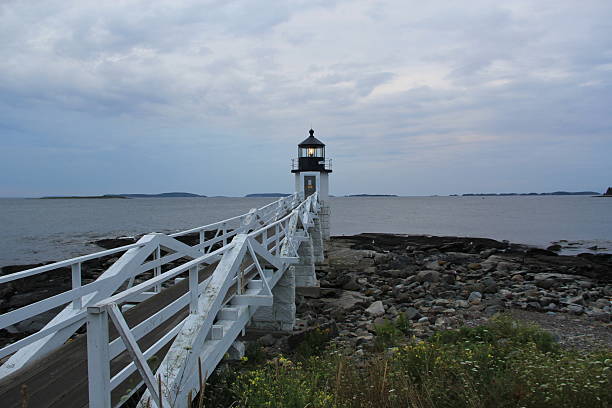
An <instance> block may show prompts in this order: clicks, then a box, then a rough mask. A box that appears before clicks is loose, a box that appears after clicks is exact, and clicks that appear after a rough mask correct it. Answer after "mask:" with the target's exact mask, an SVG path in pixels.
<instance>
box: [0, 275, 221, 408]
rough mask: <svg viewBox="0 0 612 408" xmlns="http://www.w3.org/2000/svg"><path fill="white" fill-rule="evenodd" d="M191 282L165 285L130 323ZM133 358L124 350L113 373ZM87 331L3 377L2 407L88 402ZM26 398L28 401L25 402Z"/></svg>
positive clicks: (154, 335) (70, 406)
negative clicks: (165, 287)
mask: <svg viewBox="0 0 612 408" xmlns="http://www.w3.org/2000/svg"><path fill="white" fill-rule="evenodd" d="M214 266H216V264H213V265H210V266H209V267H208V268H207V269H205V270H203V271H201V272H200V282H201V281H203V280H204V279H206V278H207V277H209V276H210V275H211V273H212V271H213V270H214ZM187 290H188V282H187V280H183V281H181V282H179V283H177V284H176V285H173V286H170V287H169V288H167V289H164V290H163V291H162V292H161V293H159V294H158V295H156V296H153V297H151V298H149V299H147V300H145V301H143V302H141V303H139V304H137V305H136V306H134V307H133V308H131V309H129V310H128V311H126V312H125V313H124V315H125V318H126V320H127V322H128V324H129V325H130V326H134V325H136V324H138V323H140V322H142V321H143V320H144V319H146V318H147V317H149V316H150V315H151V313H154V312H156V311H159V310H161V309H162V308H164V307H165V306H167V305H169V304H170V303H171V302H173V301H174V300H176V299H178V298H179V297H180V296H181V295H183V294H185V293H187ZM188 313H189V310H188V307H185V308H183V309H182V310H181V311H180V312H179V313H177V314H176V315H175V316H174V317H173V318H172V319H169V320H168V321H166V322H164V324H162V325H161V326H159V327H158V328H157V329H156V330H154V331H153V332H151V333H150V334H148V335H147V336H145V337H144V338H143V339H141V340H140V341H139V342H138V344H139V345H140V346H141V347H142V348H144V349H146V348H148V347H150V346H151V345H152V344H153V343H155V341H157V340H159V338H161V336H163V334H165V333H166V332H167V330H168V329H169V328H171V327H173V326H176V325H177V324H178V323H179V322H180V321H182V320H183V319H184V318H185V317H186V316H187V314H188ZM110 337H111V339H115V338H117V337H118V334H117V331H116V330H115V328H114V327H113V326H112V324H111V325H110ZM166 352H167V347H165V348H164V349H162V350H161V351H160V352H159V353H158V354H157V355H156V357H157V359H158V361H161V360H162V359H163V357H164V355H165V353H166ZM131 361H132V360H131V359H130V357H129V355H128V354H127V352H123V353H121V354H120V355H119V356H118V357H117V358H115V359H114V360H113V361H112V363H111V373H112V374H113V375H114V374H116V373H117V372H119V371H120V370H121V369H122V368H123V367H125V366H126V365H127V364H128V363H130V362H131ZM139 382H140V377H139V375H138V373H137V372H136V373H134V374H132V376H130V378H129V379H128V380H126V381H124V383H123V384H122V385H121V386H120V387H119V388H118V389H116V390H115V391H113V394H112V401H113V404H115V403H117V402H119V400H120V399H121V397H122V396H123V395H125V394H126V393H127V392H128V390H129V389H131V388H133V387H134V386H135V385H138V383H139ZM87 387H88V383H87V335H86V334H79V335H76V336H75V338H74V339H72V340H70V341H69V342H67V343H66V344H64V345H63V346H61V347H60V348H59V349H57V350H56V351H54V352H52V353H51V354H50V355H48V356H46V357H43V358H42V359H40V360H39V361H36V362H35V363H34V364H32V365H31V366H26V367H23V368H22V369H20V370H18V371H16V372H15V373H13V374H12V375H10V376H8V377H5V378H3V379H1V380H0V401H2V403H1V404H0V406H2V407H7V408H8V407H11V408H12V407H18V408H21V407H24V406H25V407H27V408H46V407H49V408H81V407H87V406H88V392H87ZM24 402H25V405H24Z"/></svg>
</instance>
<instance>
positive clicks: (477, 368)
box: [206, 316, 612, 408]
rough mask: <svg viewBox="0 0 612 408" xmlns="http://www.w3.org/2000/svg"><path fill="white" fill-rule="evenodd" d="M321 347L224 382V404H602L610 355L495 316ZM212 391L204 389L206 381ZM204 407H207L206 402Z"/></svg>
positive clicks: (611, 386) (429, 407)
mask: <svg viewBox="0 0 612 408" xmlns="http://www.w3.org/2000/svg"><path fill="white" fill-rule="evenodd" d="M353 352H354V350H335V349H333V348H332V349H328V350H327V351H325V352H324V353H323V354H322V355H321V356H314V357H311V358H309V359H307V360H300V361H298V360H292V359H289V358H286V357H284V356H280V357H277V358H274V359H271V360H269V361H268V362H267V363H265V364H264V365H262V366H259V367H257V368H248V369H245V370H243V371H242V372H241V373H239V374H238V375H236V376H235V377H234V378H233V381H231V382H226V383H225V384H226V385H227V387H228V392H229V393H230V394H231V396H232V397H233V402H232V406H234V407H278V408H285V407H287V408H288V407H329V408H353V407H354V408H357V407H369V408H373V407H383V408H386V407H398V408H399V407H414V408H417V407H418V408H434V407H435V408H447V407H448V408H455V407H466V408H467V407H491V408H494V407H495V408H497V407H502V408H504V407H508V408H509V407H526V408H529V407H534V408H582V407H584V408H604V407H606V408H607V407H609V406H611V405H612V352H610V351H609V350H608V351H601V352H590V353H578V352H575V351H570V350H564V349H560V348H558V347H556V346H555V344H554V341H553V340H552V337H550V335H548V334H547V333H545V332H543V331H542V330H540V329H538V328H535V327H533V326H527V325H524V324H521V323H519V322H517V321H514V320H512V319H510V318H509V317H507V316H499V317H496V318H494V319H492V320H491V322H490V323H489V324H487V325H484V326H479V327H474V328H462V329H460V330H458V331H448V332H444V333H443V334H439V335H436V336H434V337H433V338H432V339H431V340H429V341H422V340H421V341H418V340H416V339H414V340H413V341H411V342H409V343H407V344H397V345H396V346H395V347H391V348H387V349H386V350H384V351H382V352H372V353H368V354H365V355H358V354H354V353H353ZM211 388H213V387H211ZM206 406H207V407H214V406H215V405H206Z"/></svg>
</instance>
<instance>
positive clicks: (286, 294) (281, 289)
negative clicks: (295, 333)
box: [250, 266, 295, 331]
mask: <svg viewBox="0 0 612 408" xmlns="http://www.w3.org/2000/svg"><path fill="white" fill-rule="evenodd" d="M272 296H274V302H273V304H272V306H261V307H259V308H258V309H257V311H256V312H255V314H254V315H253V317H252V318H251V324H250V327H253V328H256V329H267V330H285V331H290V330H293V325H294V324H295V266H290V267H289V268H287V270H286V271H285V273H284V274H283V276H282V277H281V278H280V279H279V281H278V282H277V283H276V286H274V288H273V289H272Z"/></svg>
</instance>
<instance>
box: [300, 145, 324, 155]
mask: <svg viewBox="0 0 612 408" xmlns="http://www.w3.org/2000/svg"><path fill="white" fill-rule="evenodd" d="M298 157H325V148H324V147H314V146H313V147H300V148H299V149H298Z"/></svg>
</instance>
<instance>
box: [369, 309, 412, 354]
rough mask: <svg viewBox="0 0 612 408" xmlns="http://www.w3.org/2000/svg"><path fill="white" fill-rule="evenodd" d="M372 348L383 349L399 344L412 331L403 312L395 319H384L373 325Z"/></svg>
mask: <svg viewBox="0 0 612 408" xmlns="http://www.w3.org/2000/svg"><path fill="white" fill-rule="evenodd" d="M374 333H375V335H376V337H375V338H374V344H373V347H374V350H376V351H383V350H385V349H386V348H389V347H392V346H395V345H397V344H400V343H402V342H404V341H405V340H406V336H407V335H409V334H411V333H412V325H411V323H410V320H408V319H407V318H406V316H405V314H404V313H401V314H400V315H399V316H398V317H397V318H396V319H395V321H390V320H385V322H383V323H382V324H379V325H376V326H375V327H374Z"/></svg>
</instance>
